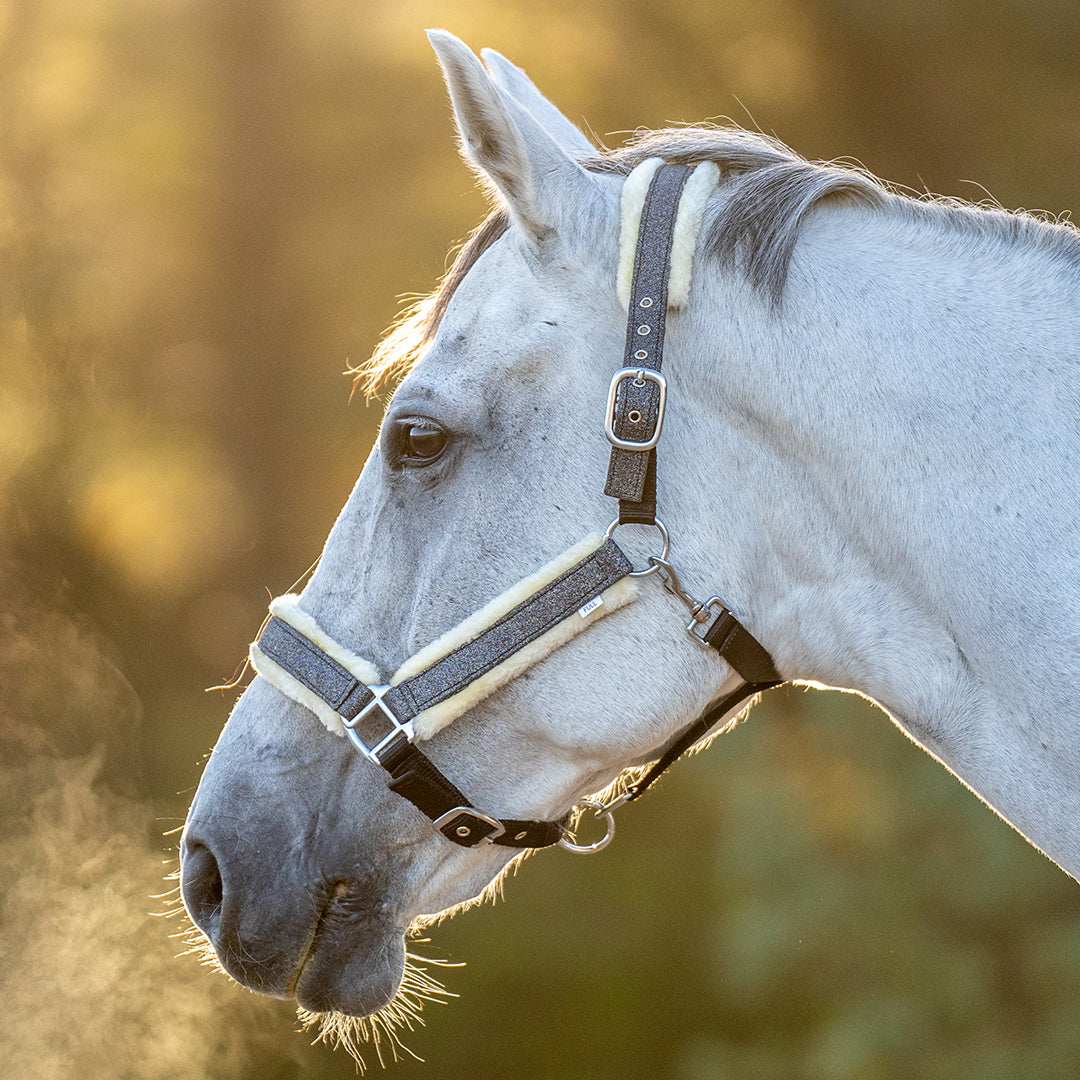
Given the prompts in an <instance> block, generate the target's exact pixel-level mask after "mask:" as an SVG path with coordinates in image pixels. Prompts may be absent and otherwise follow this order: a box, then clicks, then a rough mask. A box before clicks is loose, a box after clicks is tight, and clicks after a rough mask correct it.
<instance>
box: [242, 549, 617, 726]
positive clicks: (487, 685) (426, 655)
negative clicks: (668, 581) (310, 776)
mask: <svg viewBox="0 0 1080 1080" xmlns="http://www.w3.org/2000/svg"><path fill="white" fill-rule="evenodd" d="M603 542H604V538H603V536H601V535H600V534H599V533H593V534H591V535H589V536H587V537H585V539H584V540H581V541H580V542H579V543H577V544H575V545H574V546H573V547H572V548H569V549H568V550H567V551H564V552H563V553H562V555H560V556H558V558H555V559H552V561H551V562H549V563H547V565H545V566H542V567H541V568H540V569H539V570H537V571H536V572H535V573H533V574H530V575H529V576H528V577H526V578H523V579H522V580H521V581H519V582H518V583H517V584H516V585H513V586H511V587H510V588H509V589H507V590H506V592H504V593H502V594H501V595H499V596H497V597H495V599H494V600H492V601H490V602H489V603H487V604H485V605H484V606H483V607H482V608H480V610H479V611H475V612H473V614H472V615H470V616H469V617H468V618H466V619H465V620H464V621H463V622H460V623H458V625H457V626H455V627H454V628H453V629H451V630H448V631H447V632H446V633H445V634H443V635H442V636H441V637H438V638H436V639H435V640H434V641H433V642H431V643H430V644H429V645H425V646H424V648H422V649H421V650H420V651H419V652H417V653H414V654H413V655H412V656H411V657H410V658H409V659H408V660H406V661H405V663H403V664H402V665H401V667H400V668H398V670H397V671H396V672H395V673H394V675H393V678H392V679H391V680H390V685H391V686H397V685H399V684H400V683H402V682H404V681H405V680H406V679H408V678H411V677H412V676H413V675H417V674H419V673H420V672H421V671H424V670H425V669H427V668H429V667H430V666H431V665H432V664H434V663H435V661H437V660H441V659H442V658H443V657H444V656H447V655H448V654H449V653H451V652H453V651H454V650H455V649H457V648H459V647H460V646H461V645H464V644H465V643H466V642H468V641H472V640H473V638H475V637H477V636H478V635H479V634H481V633H482V632H483V631H484V630H486V629H487V628H488V627H489V626H491V625H492V624H493V623H496V622H498V620H499V619H501V618H502V617H503V616H504V615H505V614H507V612H509V611H511V610H512V609H513V608H515V607H517V605H518V604H520V603H521V602H522V601H523V600H526V599H528V598H529V597H530V596H532V595H533V594H534V593H536V592H538V591H539V590H540V589H542V588H543V587H544V586H545V585H547V584H549V583H550V582H552V581H554V580H555V578H557V577H558V576H559V575H560V574H561V573H563V572H564V571H565V570H569V569H570V567H572V566H573V565H574V564H575V563H578V562H580V561H581V560H582V559H584V558H585V557H586V556H587V555H590V554H591V553H592V552H594V551H595V550H596V549H597V548H598V547H599V546H600V545H601V544H602V543H603ZM637 592H638V590H637V582H636V581H635V580H634V579H633V578H629V577H626V578H623V579H622V580H621V581H617V582H615V584H614V585H611V586H610V587H608V588H607V589H605V590H604V592H602V593H601V594H600V598H601V600H602V601H603V603H602V604H600V605H598V606H597V607H596V608H595V609H594V610H592V611H590V612H589V613H588V614H587V615H585V616H582V615H581V614H580V613H579V612H574V613H573V614H572V615H570V616H568V617H567V618H565V619H563V621H562V622H560V623H558V624H557V625H556V626H553V627H552V628H551V629H550V630H548V631H547V633H545V634H543V635H541V636H540V637H539V638H537V639H536V640H535V641H533V642H531V643H530V644H529V645H527V646H526V647H525V648H523V649H519V650H518V651H517V652H516V653H514V654H513V655H512V656H510V657H508V658H507V659H506V660H504V661H503V662H502V663H501V664H499V665H498V666H497V667H494V668H492V669H491V671H489V672H487V673H486V674H485V675H483V676H481V677H480V678H479V679H475V680H474V681H473V682H471V683H470V684H469V685H468V686H467V687H465V688H464V689H463V690H461V691H460V692H459V693H457V694H454V696H453V697H449V698H447V699H446V700H445V701H441V702H439V703H438V704H437V705H433V706H432V707H431V708H430V709H425V710H424V711H423V712H421V713H419V714H418V715H417V716H416V717H415V719H414V720H413V730H414V732H415V737H416V739H417V741H420V740H423V739H430V738H431V736H432V735H434V734H435V733H436V732H437V731H441V730H442V729H443V728H444V727H446V725H447V724H449V723H450V722H451V721H452V720H455V719H457V717H459V716H460V715H461V714H462V713H464V712H466V711H467V710H468V709H471V708H472V707H473V706H474V705H476V704H477V703H478V702H480V701H482V700H483V699H484V698H486V697H487V696H488V695H489V694H491V693H493V692H494V691H495V690H497V689H498V688H499V687H500V686H503V685H504V684H505V683H507V682H509V681H510V680H511V679H514V678H516V677H517V676H518V675H520V674H521V673H522V672H523V671H525V670H527V669H528V668H530V667H532V666H533V665H534V664H536V663H538V662H539V661H540V660H542V659H543V658H544V657H545V656H547V655H548V654H549V653H551V652H554V651H555V649H557V648H559V647H560V646H561V645H564V644H566V642H568V641H569V640H570V639H571V638H574V637H576V636H577V635H578V634H580V633H581V631H582V630H585V629H587V628H588V627H590V626H591V625H592V624H593V623H594V622H597V621H598V620H599V619H602V618H603V617H604V616H605V615H608V614H610V613H611V612H612V611H617V610H618V609H619V608H621V607H623V606H625V605H626V604H628V603H630V601H631V600H633V599H635V598H636V596H637ZM298 600H299V598H298V597H297V596H294V595H291V594H290V595H287V596H279V597H277V599H275V600H273V601H271V603H270V613H271V614H272V615H276V616H277V617H278V618H279V619H281V620H282V621H283V622H286V623H288V624H289V625H290V626H291V627H293V628H294V629H295V630H297V631H299V633H301V634H303V635H304V637H306V638H307V639H308V640H309V641H311V642H312V643H314V644H315V645H317V646H318V647H319V648H320V649H322V651H323V652H325V653H326V654H327V655H328V656H330V657H331V658H332V659H334V660H336V661H337V662H338V663H339V664H340V665H341V666H342V667H343V668H345V669H346V670H347V671H349V672H351V673H352V674H353V675H354V676H355V677H356V678H358V679H359V680H360V681H361V682H363V683H365V684H367V685H368V686H371V685H373V684H378V683H379V682H381V679H380V678H379V672H378V670H377V669H376V667H375V665H374V664H372V663H371V662H370V661H368V660H365V659H364V658H363V657H362V656H357V655H356V653H354V652H351V651H350V650H349V649H346V648H345V647H344V646H343V645H339V644H338V643H337V642H336V641H334V639H333V638H331V637H330V636H329V635H328V634H327V633H326V632H325V631H324V630H323V629H322V627H321V626H319V624H318V623H317V622H316V621H315V620H314V619H313V618H312V617H311V616H310V615H309V614H307V612H305V611H302V610H301V609H300V607H299V605H298ZM250 656H251V664H252V667H254V668H255V670H256V671H257V672H258V673H259V674H260V675H261V676H263V678H265V679H266V680H267V681H268V682H270V683H271V684H272V685H273V686H276V687H277V688H278V689H279V690H280V691H281V692H282V693H283V694H285V695H286V696H287V697H289V698H291V699H292V700H293V701H295V702H297V704H299V705H303V706H304V707H305V708H308V709H310V710H311V711H312V712H313V713H315V715H316V716H317V717H318V718H319V719H320V720H321V721H322V723H323V725H324V726H325V727H326V728H327V730H328V731H332V732H333V733H334V734H335V735H344V734H345V729H344V726H343V725H342V723H341V717H340V716H339V715H338V714H337V713H336V712H335V711H334V710H333V709H331V708H330V706H329V705H327V704H326V702H325V701H323V700H322V698H320V697H319V696H318V695H317V694H315V693H313V692H312V691H311V690H309V689H308V688H307V687H306V686H304V684H303V683H301V682H299V681H298V680H297V679H295V678H293V676H292V675H290V674H289V673H288V672H287V671H286V670H285V669H284V668H282V667H281V666H280V665H279V664H277V663H275V662H274V661H273V660H272V659H271V658H270V657H269V656H267V655H266V654H265V653H264V652H263V651H262V650H261V649H260V648H259V644H258V642H254V643H253V644H252V646H251V649H250Z"/></svg>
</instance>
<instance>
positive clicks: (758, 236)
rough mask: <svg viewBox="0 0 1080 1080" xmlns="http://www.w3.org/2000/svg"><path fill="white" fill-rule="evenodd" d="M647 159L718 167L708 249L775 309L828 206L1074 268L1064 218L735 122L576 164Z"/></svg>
mask: <svg viewBox="0 0 1080 1080" xmlns="http://www.w3.org/2000/svg"><path fill="white" fill-rule="evenodd" d="M650 157H662V158H664V159H665V160H666V161H669V162H672V163H675V164H685V165H694V164H697V163H699V162H702V161H712V162H715V163H716V165H717V166H718V167H719V169H720V175H721V186H722V188H723V191H724V196H725V197H724V199H723V200H722V201H721V203H720V206H719V210H718V211H717V212H716V213H715V214H714V215H713V216H712V218H711V219H709V220H708V222H707V228H706V230H705V233H704V244H705V249H706V253H707V254H708V255H710V256H712V257H713V258H714V259H715V260H716V261H717V263H718V264H719V265H720V266H728V267H735V268H738V269H741V270H742V271H743V272H745V274H746V275H747V277H748V279H749V281H750V283H751V285H752V286H753V287H754V288H755V289H756V290H757V291H759V292H760V293H762V294H763V295H765V296H766V297H768V298H769V300H770V301H771V302H772V303H774V304H776V305H779V303H780V301H781V299H782V297H783V293H784V287H785V285H786V283H787V278H788V271H789V268H790V266H791V260H792V256H793V254H794V250H795V243H796V241H797V240H798V237H799V232H800V230H801V228H802V225H803V223H804V221H805V219H806V215H807V214H808V212H809V211H810V210H812V209H814V208H815V207H816V206H819V205H820V204H822V203H823V202H826V201H836V200H840V201H846V202H849V203H856V204H861V205H863V206H867V207H876V208H883V207H886V206H888V207H890V208H892V209H894V210H896V211H897V212H898V213H900V214H905V215H907V216H909V217H917V218H919V219H920V220H923V221H925V220H928V219H929V220H932V221H934V222H935V223H936V224H938V225H939V226H940V227H941V229H942V231H943V232H946V233H950V234H952V235H953V236H957V235H961V236H972V235H992V236H997V237H1000V238H1001V239H1003V240H1004V241H1006V242H1016V241H1021V240H1022V241H1025V242H1027V243H1030V244H1033V245H1036V246H1040V247H1044V248H1046V249H1048V250H1049V251H1051V252H1052V253H1054V254H1056V255H1060V256H1062V257H1064V258H1065V259H1067V260H1068V261H1070V262H1071V263H1073V264H1074V265H1075V264H1076V263H1078V262H1080V231H1078V230H1077V229H1076V228H1075V227H1074V226H1073V225H1072V223H1071V222H1069V221H1067V220H1059V219H1057V218H1055V217H1054V216H1053V215H1048V214H1043V213H1039V212H1029V211H1010V210H1005V209H1004V208H1003V207H1001V206H1000V204H998V203H996V202H994V201H993V200H988V201H986V202H983V203H980V204H974V203H968V202H964V201H963V200H960V199H953V198H943V197H941V196H936V195H930V194H928V193H925V194H921V193H912V192H907V191H904V190H902V189H901V188H899V187H897V186H895V185H890V184H886V183H885V182H884V181H882V180H879V179H878V178H877V177H875V176H873V175H871V174H870V173H868V172H867V171H865V170H864V169H862V168H861V167H858V166H855V165H852V164H850V163H837V162H810V161H807V160H806V159H805V158H803V157H800V156H799V155H798V154H796V153H795V152H794V151H793V150H791V149H789V148H788V147H787V146H785V145H784V144H783V143H781V142H779V141H778V140H776V139H772V138H769V137H768V136H765V135H761V134H758V133H756V132H752V131H746V130H743V129H742V128H738V127H734V126H727V127H708V126H692V127H691V126H688V127H681V128H665V129H662V130H659V131H644V132H641V133H639V134H638V136H637V137H636V138H634V139H633V140H632V141H631V142H630V143H628V144H627V145H626V146H624V147H621V148H620V149H618V150H614V151H610V152H606V153H598V156H597V157H595V158H589V159H586V160H583V161H582V162H581V164H582V166H583V167H584V168H586V169H588V170H589V171H590V172H595V173H614V174H619V175H625V174H627V173H629V172H630V171H631V170H632V169H633V168H634V167H635V166H636V165H639V164H640V163H641V162H642V161H644V160H645V159H646V158H650ZM509 220H510V219H509V213H508V211H507V210H506V208H505V207H504V206H501V205H500V206H497V207H496V208H495V209H494V210H492V212H491V213H490V214H489V215H488V216H487V217H486V218H485V219H484V221H483V222H481V224H480V225H478V226H477V228H476V229H474V230H473V232H472V233H471V234H470V235H469V237H468V239H467V240H466V241H465V243H464V244H463V245H462V246H461V248H460V249H459V250H458V252H457V255H456V257H455V258H454V261H453V263H452V264H451V266H450V269H449V270H448V271H447V272H446V274H445V275H444V276H443V278H442V280H441V281H440V282H439V285H438V287H437V288H436V289H435V291H434V292H432V293H431V294H430V295H427V296H423V297H420V298H419V299H417V300H415V301H414V302H413V303H411V304H410V305H409V306H408V307H407V308H406V309H405V310H404V311H403V312H402V313H401V315H400V316H399V317H398V319H397V320H396V321H395V323H394V324H393V326H392V327H391V328H390V330H389V331H388V332H387V334H386V336H385V337H384V338H383V340H382V341H381V342H380V343H379V345H378V347H377V348H376V349H375V352H374V355H373V356H372V357H371V359H370V360H369V361H368V362H367V363H365V364H361V365H360V366H359V367H357V368H354V369H352V370H351V372H350V374H352V375H354V376H355V387H356V388H357V389H360V390H363V391H364V393H366V394H367V395H369V396H370V395H372V394H375V393H377V392H378V391H379V390H380V389H382V388H383V387H385V386H387V385H389V384H392V383H393V382H395V381H396V380H398V379H399V378H401V377H403V376H404V375H405V374H407V373H408V372H409V370H410V369H411V368H412V366H413V365H414V364H415V363H416V362H417V361H418V360H419V359H420V357H421V356H423V354H424V351H425V350H426V349H427V347H428V345H429V344H430V343H431V341H432V339H433V338H434V336H435V333H436V331H437V330H438V328H439V323H440V322H441V321H442V317H443V315H444V313H445V312H446V307H447V305H448V304H449V302H450V298H451V297H452V296H453V295H454V291H455V290H456V289H457V287H458V285H460V284H461V281H462V279H463V278H464V277H465V275H466V274H467V273H468V272H469V270H471V269H472V267H473V266H474V265H475V263H476V261H477V259H479V258H480V256H481V255H483V253H484V252H485V251H486V250H487V249H488V248H489V247H491V245H492V244H494V243H495V241H496V240H498V239H499V237H500V236H502V235H503V233H504V232H506V229H507V227H508V225H509Z"/></svg>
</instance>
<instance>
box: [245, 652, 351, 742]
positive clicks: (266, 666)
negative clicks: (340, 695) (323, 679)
mask: <svg viewBox="0 0 1080 1080" xmlns="http://www.w3.org/2000/svg"><path fill="white" fill-rule="evenodd" d="M248 655H249V657H250V658H251V666H252V667H253V668H254V669H255V670H256V671H257V672H258V673H259V674H260V675H261V676H262V677H263V678H264V679H265V680H266V681H267V682H268V683H270V685H271V686H276V687H277V688H278V689H279V690H280V691H281V692H282V693H283V694H284V695H285V696H286V697H287V698H291V699H292V700H293V701H295V702H296V703H297V705H303V706H304V708H305V709H310V710H311V711H312V712H313V713H314V714H315V715H316V716H317V717H318V718H319V719H320V720H321V721H322V724H323V727H325V728H326V730H327V731H330V732H332V733H333V734H335V735H341V736H342V737H344V735H345V725H344V724H342V722H341V717H340V716H338V714H337V713H336V712H334V710H333V709H331V708H330V706H329V705H327V704H326V702H325V701H323V699H322V698H321V697H319V695H318V694H313V693H312V692H311V691H310V690H309V689H308V688H307V687H306V686H305V685H304V684H303V683H302V682H298V681H297V680H296V679H294V678H293V677H292V676H291V675H290V674H289V673H288V672H287V671H286V670H285V669H284V668H283V667H281V666H280V665H279V664H275V663H274V661H273V660H271V659H270V657H269V656H267V655H266V653H264V652H263V651H262V649H260V648H259V646H258V643H257V642H252V645H251V648H250V649H249V650H248Z"/></svg>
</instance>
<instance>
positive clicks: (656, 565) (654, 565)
mask: <svg viewBox="0 0 1080 1080" xmlns="http://www.w3.org/2000/svg"><path fill="white" fill-rule="evenodd" d="M621 524H629V525H635V524H636V525H644V524H645V522H643V521H640V522H633V521H631V522H625V523H624V522H620V521H619V519H618V518H616V519H615V520H614V521H613V522H612V523H611V524H610V525H609V526H608V527H607V532H605V533H604V539H605V540H610V539H611V534H612V533H614V532H615V530H616V529H617V528H618V527H619V526H620V525H621ZM653 525H655V526H656V528H658V529H659V530H660V536H661V537H662V538H663V540H664V548H663V550H662V551H661V552H660V556H659V558H660V562H652V560H653V559H655V558H656V556H655V555H653V556H651V557H650V563H651V565H650V566H649V569H648V570H631V571H630V573H629V575H628V576H629V577H648V576H649V575H650V574H655V573H656V572H657V571H658V570H659V569H660V563H662V562H666V561H667V557H668V552H669V551H670V550H671V537H670V536H668V531H667V528H666V527H665V525H664V523H663V522H662V521H661V520H660V519H659V518H657V519H656V520H655V521H654V522H653Z"/></svg>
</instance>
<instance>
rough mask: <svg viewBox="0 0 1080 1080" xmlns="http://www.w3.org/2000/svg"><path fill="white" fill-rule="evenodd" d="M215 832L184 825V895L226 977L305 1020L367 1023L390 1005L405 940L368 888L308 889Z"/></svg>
mask: <svg viewBox="0 0 1080 1080" xmlns="http://www.w3.org/2000/svg"><path fill="white" fill-rule="evenodd" d="M231 831H232V832H234V833H235V830H231ZM214 833H215V830H214V829H213V828H212V827H211V826H208V825H207V824H206V823H197V822H193V823H189V825H188V828H187V830H186V831H185V836H184V839H183V842H182V844H181V849H180V867H181V892H182V895H183V898H184V906H185V907H186V908H187V911H188V914H189V916H190V917H191V920H192V921H193V922H194V923H195V925H196V926H197V927H198V928H199V930H201V931H202V933H203V934H205V936H206V938H207V939H208V941H209V942H210V944H211V946H212V947H213V949H214V952H215V954H216V955H217V958H218V961H219V963H220V964H221V966H222V967H223V968H224V969H225V971H226V972H228V974H229V975H231V976H232V977H233V978H234V979H236V981H237V982H239V983H240V984H241V985H243V986H246V987H247V988H248V989H249V990H253V991H255V992H257V993H260V994H268V995H270V996H273V997H278V998H284V999H288V1000H292V999H295V1000H296V1002H297V1004H299V1005H300V1006H302V1007H303V1008H305V1009H310V1010H311V1011H312V1012H331V1011H333V1012H341V1013H346V1014H348V1015H351V1016H367V1015H369V1014H370V1013H373V1012H376V1011H377V1010H379V1009H380V1008H382V1007H383V1006H384V1005H386V1004H387V1003H388V1002H389V1001H390V1000H391V999H392V998H393V996H394V994H395V993H396V992H397V989H398V986H399V985H400V983H401V978H402V974H403V971H404V963H405V947H404V938H403V934H402V932H401V931H400V930H399V929H398V928H397V927H396V926H395V925H394V920H393V916H392V912H391V910H390V907H391V905H388V904H387V903H386V901H385V898H384V897H379V896H378V890H377V889H375V888H374V887H373V883H366V884H365V883H361V882H357V881H356V880H355V879H350V878H348V877H345V876H321V877H319V878H318V879H316V880H314V881H311V882H306V881H304V880H302V879H301V877H300V875H299V866H297V865H290V860H289V859H286V860H285V861H284V863H283V862H282V861H281V860H280V859H279V860H277V861H275V860H273V859H267V858H265V857H260V858H255V856H256V855H257V854H259V853H258V852H254V851H252V850H250V849H248V848H247V847H246V845H244V844H243V843H242V842H241V841H239V840H237V839H233V840H230V841H225V840H223V839H222V838H221V837H215V835H214ZM245 856H247V858H245Z"/></svg>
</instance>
